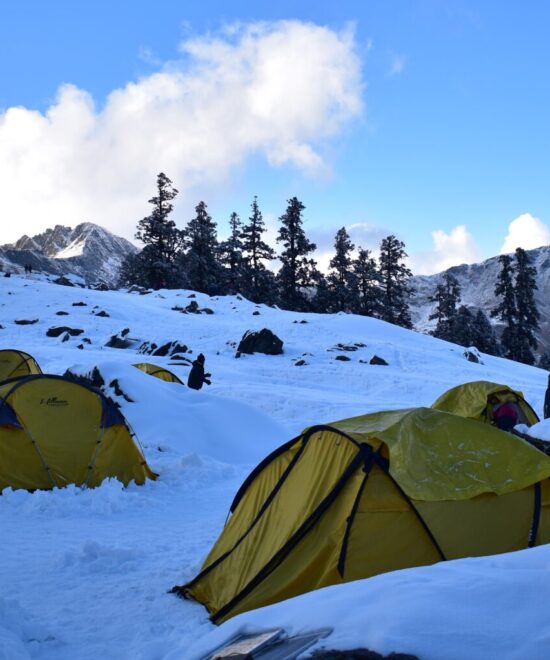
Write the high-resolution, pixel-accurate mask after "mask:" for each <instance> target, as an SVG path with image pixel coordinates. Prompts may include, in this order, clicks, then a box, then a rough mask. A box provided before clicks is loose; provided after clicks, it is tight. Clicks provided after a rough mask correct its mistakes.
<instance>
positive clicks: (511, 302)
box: [491, 254, 517, 360]
mask: <svg viewBox="0 0 550 660" xmlns="http://www.w3.org/2000/svg"><path fill="white" fill-rule="evenodd" d="M498 261H499V263H500V273H499V275H498V278H497V282H496V285H495V296H497V297H499V298H501V301H500V302H499V304H498V305H497V306H496V307H495V308H494V309H493V310H491V316H492V317H496V318H498V319H499V320H500V321H502V322H503V323H504V329H503V331H502V335H501V338H500V343H501V346H502V353H503V356H504V357H507V358H510V359H512V360H513V359H514V356H515V354H516V319H517V309H516V296H515V292H514V281H513V275H514V269H513V265H512V257H511V256H510V255H509V254H501V255H500V257H499V258H498Z"/></svg>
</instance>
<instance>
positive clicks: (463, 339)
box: [434, 305, 477, 347]
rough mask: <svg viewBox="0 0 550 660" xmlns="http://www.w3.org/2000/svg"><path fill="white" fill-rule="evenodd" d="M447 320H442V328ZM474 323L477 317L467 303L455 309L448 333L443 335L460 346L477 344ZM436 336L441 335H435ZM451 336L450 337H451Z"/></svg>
mask: <svg viewBox="0 0 550 660" xmlns="http://www.w3.org/2000/svg"><path fill="white" fill-rule="evenodd" d="M444 323H445V321H442V322H441V325H442V329H443V328H444V327H445V326H444ZM474 323H475V317H474V315H473V313H472V312H471V310H470V309H469V308H468V307H466V305H460V307H459V308H458V309H457V310H455V311H454V313H453V315H452V318H451V321H450V323H449V325H448V335H447V336H445V337H441V338H442V339H446V340H447V341H452V342H454V343H455V344H458V345H459V346H465V347H469V346H476V347H477V344H476V343H475V342H474V341H473V337H474ZM434 336H439V335H435V332H434ZM449 337H450V338H449Z"/></svg>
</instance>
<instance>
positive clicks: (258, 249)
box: [241, 196, 275, 302]
mask: <svg viewBox="0 0 550 660" xmlns="http://www.w3.org/2000/svg"><path fill="white" fill-rule="evenodd" d="M265 230H266V229H265V223H264V220H263V216H262V212H261V211H260V209H259V207H258V198H257V197H256V196H254V200H253V202H252V214H251V216H250V217H249V218H248V224H245V225H244V226H243V228H242V232H241V238H242V247H243V257H244V279H245V288H244V293H245V295H246V296H247V297H249V298H250V299H251V300H253V301H254V302H266V299H267V298H269V297H270V296H271V295H272V291H269V289H270V288H271V286H270V285H269V282H270V281H271V278H269V276H265V275H264V273H265V271H266V268H265V265H264V264H263V262H264V261H270V260H272V259H275V252H274V250H273V248H271V247H270V246H269V245H268V244H267V243H266V242H265V241H264V240H263V239H262V234H263V233H264V232H265ZM268 285H269V286H268Z"/></svg>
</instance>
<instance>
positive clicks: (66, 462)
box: [0, 374, 156, 491]
mask: <svg viewBox="0 0 550 660" xmlns="http://www.w3.org/2000/svg"><path fill="white" fill-rule="evenodd" d="M109 477H115V478H116V479H119V480H120V481H122V482H123V483H124V484H125V485H127V484H128V483H129V482H130V481H135V482H136V483H137V484H143V483H144V482H145V479H146V478H150V479H154V478H155V477H156V475H155V474H154V472H152V471H151V470H150V468H149V466H148V465H147V463H146V461H145V458H144V457H143V454H142V452H141V450H140V449H139V447H138V446H137V444H136V443H135V442H134V439H133V438H132V435H131V433H130V431H129V428H128V425H127V423H126V421H125V419H124V417H123V416H122V414H121V412H120V411H119V409H118V408H117V407H116V405H115V403H114V402H113V401H111V400H110V399H107V398H106V397H105V396H104V395H103V394H101V392H99V391H97V390H95V389H93V388H90V387H87V386H85V385H82V384H79V383H76V382H74V381H72V380H70V379H68V378H65V377H63V376H50V375H44V374H38V375H32V376H26V377H23V378H17V379H12V380H8V381H5V382H3V383H0V491H1V490H2V489H4V488H8V487H11V488H14V489H16V488H25V489H28V490H34V489H50V488H54V487H62V486H66V485H68V484H76V485H78V486H90V487H91V486H98V485H99V484H100V483H101V482H102V481H103V480H104V479H107V478H109Z"/></svg>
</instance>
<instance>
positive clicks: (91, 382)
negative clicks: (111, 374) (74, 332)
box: [63, 344, 105, 390]
mask: <svg viewBox="0 0 550 660" xmlns="http://www.w3.org/2000/svg"><path fill="white" fill-rule="evenodd" d="M81 345H82V344H81ZM81 345H79V346H78V348H80V346H81ZM63 378H70V379H71V380H74V381H75V382H76V383H80V384H81V385H88V386H89V387H95V388H96V389H98V390H101V389H102V388H103V386H104V385H105V380H104V379H103V376H102V375H101V373H100V371H99V369H98V368H97V367H94V368H93V369H92V370H91V371H90V372H88V373H86V374H77V373H75V372H74V371H71V370H70V369H67V371H65V373H64V374H63Z"/></svg>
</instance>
